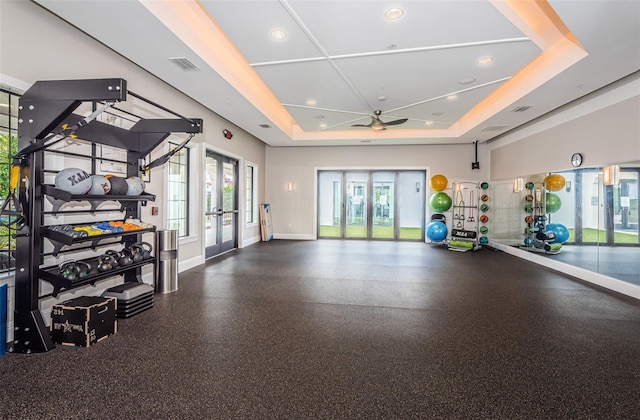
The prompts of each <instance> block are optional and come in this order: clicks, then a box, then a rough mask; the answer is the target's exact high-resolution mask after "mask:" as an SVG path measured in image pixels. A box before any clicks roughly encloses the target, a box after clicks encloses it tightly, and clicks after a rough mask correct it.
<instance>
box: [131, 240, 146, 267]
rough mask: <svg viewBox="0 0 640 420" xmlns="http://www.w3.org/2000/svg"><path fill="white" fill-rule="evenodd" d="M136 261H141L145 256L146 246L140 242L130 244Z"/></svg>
mask: <svg viewBox="0 0 640 420" xmlns="http://www.w3.org/2000/svg"><path fill="white" fill-rule="evenodd" d="M129 250H130V251H131V255H132V258H133V262H134V263H139V262H140V261H142V259H143V258H144V248H143V247H142V245H140V244H139V243H135V244H131V245H130V246H129Z"/></svg>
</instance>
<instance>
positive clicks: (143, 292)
mask: <svg viewBox="0 0 640 420" xmlns="http://www.w3.org/2000/svg"><path fill="white" fill-rule="evenodd" d="M153 292H154V289H153V286H151V285H149V284H146V283H134V282H127V283H123V284H120V285H118V286H114V287H111V288H109V289H107V290H105V291H104V293H102V296H105V297H115V298H116V299H117V301H118V308H117V311H116V316H117V317H118V318H130V317H132V316H134V315H137V314H139V313H140V312H143V311H146V310H147V309H151V308H152V307H153Z"/></svg>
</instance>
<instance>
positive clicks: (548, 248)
mask: <svg viewBox="0 0 640 420" xmlns="http://www.w3.org/2000/svg"><path fill="white" fill-rule="evenodd" d="M560 248H562V244H546V245H545V246H544V250H545V251H559V250H560Z"/></svg>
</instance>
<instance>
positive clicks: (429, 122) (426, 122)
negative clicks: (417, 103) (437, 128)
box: [424, 120, 433, 125]
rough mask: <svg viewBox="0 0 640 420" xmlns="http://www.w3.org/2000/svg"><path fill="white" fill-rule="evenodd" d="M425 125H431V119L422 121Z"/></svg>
mask: <svg viewBox="0 0 640 420" xmlns="http://www.w3.org/2000/svg"><path fill="white" fill-rule="evenodd" d="M424 124H425V125H433V121H431V120H427V121H425V122H424Z"/></svg>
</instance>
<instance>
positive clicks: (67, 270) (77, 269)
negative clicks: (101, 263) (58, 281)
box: [58, 261, 91, 280]
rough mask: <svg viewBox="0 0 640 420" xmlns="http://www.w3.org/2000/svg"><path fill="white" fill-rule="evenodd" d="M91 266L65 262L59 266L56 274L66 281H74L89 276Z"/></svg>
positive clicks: (81, 262)
mask: <svg viewBox="0 0 640 420" xmlns="http://www.w3.org/2000/svg"><path fill="white" fill-rule="evenodd" d="M90 270H91V266H90V265H89V264H88V263H86V262H84V261H67V262H64V263H62V264H60V267H59V270H58V272H59V273H60V275H61V276H62V277H64V278H65V279H67V280H76V279H79V278H83V277H86V276H88V275H89V271H90Z"/></svg>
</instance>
